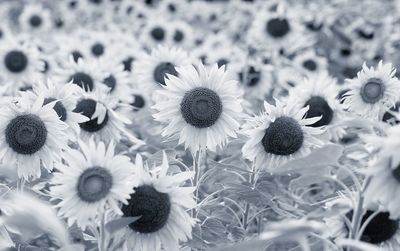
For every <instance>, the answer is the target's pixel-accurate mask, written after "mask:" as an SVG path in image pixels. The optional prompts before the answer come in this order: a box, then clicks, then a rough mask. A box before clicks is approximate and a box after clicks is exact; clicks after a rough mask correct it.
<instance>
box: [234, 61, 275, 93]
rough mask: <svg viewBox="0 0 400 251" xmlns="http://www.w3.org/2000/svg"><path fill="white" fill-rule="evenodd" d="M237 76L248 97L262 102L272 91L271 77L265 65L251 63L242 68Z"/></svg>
mask: <svg viewBox="0 0 400 251" xmlns="http://www.w3.org/2000/svg"><path fill="white" fill-rule="evenodd" d="M238 75H239V76H238V79H239V81H240V83H241V84H242V86H243V88H244V90H245V92H246V94H248V95H249V96H250V97H257V98H259V99H261V100H263V99H264V98H265V96H267V94H269V93H270V92H271V90H272V87H273V86H272V85H271V80H272V79H271V77H272V76H271V73H270V71H269V69H268V66H267V65H264V64H262V63H260V62H251V63H249V64H248V65H246V66H245V67H243V68H242V70H241V71H240V72H239V74H238Z"/></svg>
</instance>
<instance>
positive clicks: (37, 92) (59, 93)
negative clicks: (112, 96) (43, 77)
mask: <svg viewBox="0 0 400 251" xmlns="http://www.w3.org/2000/svg"><path fill="white" fill-rule="evenodd" d="M32 87H33V88H32V91H26V92H22V93H21V95H22V96H23V97H24V96H26V97H27V98H29V99H31V100H32V101H34V100H36V99H37V98H38V97H39V96H43V97H44V102H43V105H46V104H48V103H51V102H55V104H54V107H53V109H54V111H55V112H56V113H57V115H58V117H59V119H60V120H61V121H63V122H64V123H66V124H67V125H68V126H69V127H70V128H71V129H72V130H70V132H71V133H72V135H76V134H77V133H79V131H80V130H79V125H78V124H79V123H83V122H86V121H88V120H89V118H88V117H86V116H84V115H82V114H80V113H76V112H73V110H74V109H75V107H76V102H77V93H78V92H79V91H80V90H79V87H78V86H77V85H74V84H72V83H68V84H62V85H61V86H60V85H55V84H54V83H53V82H52V81H51V79H48V80H47V81H46V82H42V81H38V82H35V83H34V84H33V86H32ZM22 100H24V98H23V99H22ZM72 135H71V136H72ZM73 138H75V137H73Z"/></svg>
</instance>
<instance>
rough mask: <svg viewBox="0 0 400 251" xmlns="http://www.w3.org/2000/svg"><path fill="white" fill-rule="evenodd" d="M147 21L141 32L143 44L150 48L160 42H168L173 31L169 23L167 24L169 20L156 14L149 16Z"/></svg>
mask: <svg viewBox="0 0 400 251" xmlns="http://www.w3.org/2000/svg"><path fill="white" fill-rule="evenodd" d="M147 21H148V22H146V23H145V26H144V27H143V29H142V30H141V32H140V33H139V34H140V37H139V39H140V41H141V44H142V45H144V46H145V47H146V48H147V49H148V50H151V49H152V48H154V47H155V46H157V45H160V44H161V45H162V44H167V43H168V42H169V41H170V38H171V33H172V32H171V29H170V27H169V25H167V24H168V22H166V20H163V19H159V18H157V17H154V16H150V17H148V19H147Z"/></svg>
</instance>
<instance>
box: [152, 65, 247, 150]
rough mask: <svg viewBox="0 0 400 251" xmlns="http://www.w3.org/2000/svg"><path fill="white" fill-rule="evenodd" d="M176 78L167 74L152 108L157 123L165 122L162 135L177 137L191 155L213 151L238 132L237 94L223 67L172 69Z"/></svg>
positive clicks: (236, 87)
mask: <svg viewBox="0 0 400 251" xmlns="http://www.w3.org/2000/svg"><path fill="white" fill-rule="evenodd" d="M176 70H177V72H178V73H179V77H175V76H173V75H168V78H166V79H165V80H166V81H165V82H166V85H165V87H164V90H159V91H158V92H157V94H158V95H159V96H160V99H159V100H158V101H157V102H156V104H155V105H154V106H153V108H154V109H156V110H157V111H158V112H157V113H155V114H154V115H153V116H154V118H155V119H156V120H157V121H160V122H163V123H167V124H168V125H167V126H166V127H165V128H164V130H163V132H162V135H163V136H164V137H173V136H179V144H184V145H185V148H189V149H190V150H191V151H192V152H196V151H198V150H204V149H206V148H208V149H210V150H211V151H215V150H216V147H217V146H222V145H223V144H224V143H226V142H227V139H228V136H229V137H236V131H237V130H238V129H239V122H238V119H239V118H240V112H241V111H242V106H241V92H240V91H239V90H238V86H237V82H236V81H234V80H229V79H227V72H225V67H224V66H222V67H220V68H218V67H217V65H214V66H212V67H211V68H210V69H209V70H206V69H205V67H204V66H203V65H202V64H200V65H199V66H198V67H197V69H196V68H195V67H193V66H187V67H178V68H176Z"/></svg>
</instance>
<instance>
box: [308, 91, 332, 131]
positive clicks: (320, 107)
mask: <svg viewBox="0 0 400 251" xmlns="http://www.w3.org/2000/svg"><path fill="white" fill-rule="evenodd" d="M304 106H309V110H308V112H307V114H306V118H313V117H319V116H322V118H321V119H320V120H319V121H317V122H315V123H314V124H312V125H310V126H312V127H319V126H324V125H328V124H329V123H331V121H332V118H333V110H332V108H331V107H330V106H329V104H328V102H326V100H325V99H324V98H323V97H320V96H313V97H311V98H310V99H309V100H308V101H307V102H306V104H305V105H304Z"/></svg>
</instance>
